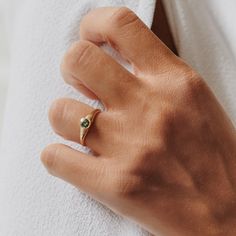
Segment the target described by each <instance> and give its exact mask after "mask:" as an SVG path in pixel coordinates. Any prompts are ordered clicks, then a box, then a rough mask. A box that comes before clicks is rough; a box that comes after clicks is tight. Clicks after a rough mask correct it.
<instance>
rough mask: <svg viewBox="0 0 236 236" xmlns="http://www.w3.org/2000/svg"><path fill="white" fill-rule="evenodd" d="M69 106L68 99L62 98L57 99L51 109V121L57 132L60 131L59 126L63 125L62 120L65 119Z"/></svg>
mask: <svg viewBox="0 0 236 236" xmlns="http://www.w3.org/2000/svg"><path fill="white" fill-rule="evenodd" d="M67 107H68V100H67V99H64V98H60V99H57V100H55V101H54V102H53V103H52V105H51V107H50V109H49V113H48V117H49V121H50V123H51V125H52V127H53V128H54V129H55V131H56V132H57V131H58V128H59V127H60V126H61V124H62V122H63V121H64V120H65V115H66V111H67ZM58 133H59V132H58Z"/></svg>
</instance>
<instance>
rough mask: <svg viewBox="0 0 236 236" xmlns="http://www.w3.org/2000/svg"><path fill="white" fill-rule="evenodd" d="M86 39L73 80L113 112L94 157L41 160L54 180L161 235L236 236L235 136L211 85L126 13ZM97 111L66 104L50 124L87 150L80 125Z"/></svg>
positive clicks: (87, 32)
mask: <svg viewBox="0 0 236 236" xmlns="http://www.w3.org/2000/svg"><path fill="white" fill-rule="evenodd" d="M80 36H81V39H82V40H81V41H80V42H77V43H75V44H74V45H73V46H72V47H71V48H70V49H69V50H68V52H67V53H66V55H65V57H64V59H63V62H62V66H61V70H62V74H63V77H64V79H65V81H66V82H67V83H69V84H71V85H72V86H74V87H75V88H77V89H78V90H80V91H81V92H83V93H84V94H85V95H87V96H88V97H90V98H93V99H94V98H98V99H99V100H100V101H101V102H102V103H103V104H104V106H105V108H106V110H105V111H104V112H101V113H99V114H98V115H97V117H96V119H95V122H94V123H93V125H92V127H91V128H90V130H89V133H88V135H87V137H86V145H87V146H88V147H89V148H91V150H92V151H93V152H94V156H92V155H89V154H84V153H81V152H79V151H77V150H73V149H72V148H70V147H68V146H65V145H62V144H53V145H50V146H48V147H47V148H46V149H45V150H44V151H43V152H42V155H41V158H42V161H43V163H44V165H45V166H46V168H47V169H48V171H49V172H50V173H51V174H53V175H55V176H57V177H59V178H62V179H64V180H65V181H68V182H69V183H71V184H73V185H75V186H77V187H79V188H80V189H81V190H83V191H85V192H87V193H88V194H90V195H91V196H92V197H94V198H95V199H97V200H98V201H100V202H102V203H103V204H105V205H106V206H108V207H109V208H111V209H112V210H113V211H115V212H117V213H119V214H121V215H123V216H126V217H129V218H130V219H132V220H134V221H135V222H137V223H139V224H140V225H142V226H143V227H144V228H145V229H147V230H148V231H150V232H151V233H153V234H157V233H159V232H162V233H163V234H164V235H188V236H190V235H236V229H235V228H236V227H235V223H236V202H235V200H236V197H235V190H236V135H235V129H234V127H233V125H232V123H231V122H230V120H229V119H228V117H227V115H226V114H225V112H224V111H223V109H222V108H221V106H220V105H219V103H218V102H217V100H216V98H215V97H214V95H213V94H212V92H211V91H210V89H209V88H208V87H207V85H206V84H205V82H204V81H203V79H202V78H201V77H200V76H199V75H198V74H197V73H196V72H195V71H194V70H193V69H191V68H190V67H189V66H188V65H186V64H185V63H184V62H183V61H182V60H181V59H180V58H178V57H176V56H175V55H174V54H173V53H172V52H171V51H170V50H169V49H168V48H166V47H165V46H164V44H163V43H162V42H161V41H160V40H159V39H158V38H157V37H156V36H155V35H154V34H153V33H152V32H151V31H150V30H149V29H148V28H147V27H146V26H145V25H144V24H143V23H142V22H141V21H140V20H139V19H138V18H137V16H136V15H135V14H134V13H132V12H131V11H130V10H128V9H126V8H119V9H117V8H100V9H97V10H94V11H92V12H90V13H89V14H88V15H87V16H85V17H84V19H83V21H82V23H81V31H80ZM102 43H108V44H109V45H110V46H111V47H113V48H115V49H116V50H117V51H118V52H119V53H120V54H121V55H122V56H123V57H124V58H125V59H126V60H127V61H128V62H129V63H130V64H131V65H132V66H133V68H134V72H135V74H134V75H133V74H131V73H130V72H128V71H127V70H125V69H124V68H123V67H122V66H120V65H119V64H118V63H117V62H115V61H114V60H113V59H112V58H111V57H110V56H108V55H107V54H106V53H105V52H103V51H102V50H101V49H100V48H99V47H98V45H101V44H102ZM92 110H93V108H92V107H90V106H88V105H85V104H83V103H80V102H79V101H75V100H72V99H65V98H63V99H59V100H57V101H55V102H54V103H53V105H52V107H51V109H50V112H49V118H50V121H51V124H52V127H53V129H54V130H55V132H56V133H58V134H59V135H61V136H63V137H64V138H66V139H68V140H72V141H75V142H79V141H80V137H79V135H80V125H79V124H80V123H79V121H80V118H81V117H84V116H85V115H87V114H88V113H90V112H91V111H92Z"/></svg>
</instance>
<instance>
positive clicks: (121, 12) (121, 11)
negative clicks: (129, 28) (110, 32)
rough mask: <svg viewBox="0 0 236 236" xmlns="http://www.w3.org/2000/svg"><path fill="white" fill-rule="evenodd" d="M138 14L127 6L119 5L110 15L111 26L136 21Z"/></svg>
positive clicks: (120, 25)
mask: <svg viewBox="0 0 236 236" xmlns="http://www.w3.org/2000/svg"><path fill="white" fill-rule="evenodd" d="M138 19H139V18H138V16H137V15H136V14H135V13H134V12H133V11H131V10H130V9H129V8H127V7H120V8H118V10H117V11H116V12H115V13H114V14H113V15H112V17H111V27H113V26H116V27H119V28H120V27H123V26H126V25H130V24H132V23H134V22H137V21H138Z"/></svg>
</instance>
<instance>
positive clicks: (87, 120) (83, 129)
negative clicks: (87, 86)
mask: <svg viewBox="0 0 236 236" xmlns="http://www.w3.org/2000/svg"><path fill="white" fill-rule="evenodd" d="M99 112H101V110H100V109H95V110H93V111H92V112H91V113H89V114H88V115H87V116H85V117H82V118H81V119H80V143H81V144H82V145H83V146H85V138H86V135H87V134H88V131H89V128H90V127H91V125H92V124H93V121H94V119H95V117H96V115H97V114H98V113H99Z"/></svg>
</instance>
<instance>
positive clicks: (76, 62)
mask: <svg viewBox="0 0 236 236" xmlns="http://www.w3.org/2000/svg"><path fill="white" fill-rule="evenodd" d="M93 47H94V46H93V44H92V43H90V42H88V41H86V40H81V41H79V42H75V43H73V44H72V45H71V46H70V48H69V49H68V51H67V52H66V53H65V55H64V57H63V60H62V63H61V71H62V72H67V73H71V72H73V71H75V70H76V68H77V67H78V66H81V65H82V66H83V65H86V61H88V60H86V58H87V57H88V56H89V55H90V54H91V52H92V50H93Z"/></svg>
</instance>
